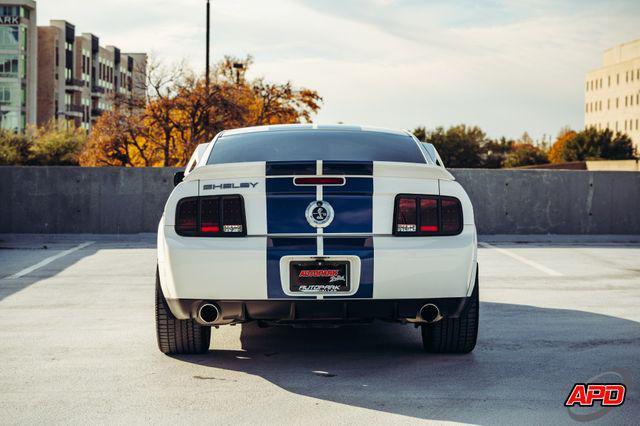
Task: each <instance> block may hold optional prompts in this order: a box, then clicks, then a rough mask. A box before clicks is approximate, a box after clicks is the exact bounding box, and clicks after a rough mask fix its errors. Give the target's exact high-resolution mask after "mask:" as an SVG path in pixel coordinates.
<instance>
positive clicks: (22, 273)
mask: <svg viewBox="0 0 640 426" xmlns="http://www.w3.org/2000/svg"><path fill="white" fill-rule="evenodd" d="M93 243H95V241H87V242H86V243H82V244H78V245H77V246H75V247H73V248H70V249H69V250H65V251H62V252H60V253H58V254H55V255H53V256H51V257H47V258H46V259H44V260H43V261H41V262H38V263H36V264H35V265H33V266H29V267H28V268H25V269H23V270H22V271H20V272H16V273H15V274H13V275H11V276H8V277H7V278H6V279H8V280H15V279H16V278H20V277H23V276H25V275H27V274H30V273H31V272H33V271H35V270H36V269H39V268H42V267H43V266H45V265H48V264H49V263H51V262H53V261H54V260H58V259H60V258H61V257H64V256H66V255H68V254H71V253H73V252H74V251H78V250H80V249H83V248H85V247H87V246H90V245H91V244H93Z"/></svg>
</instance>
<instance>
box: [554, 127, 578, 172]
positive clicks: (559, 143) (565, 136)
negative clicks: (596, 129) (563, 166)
mask: <svg viewBox="0 0 640 426" xmlns="http://www.w3.org/2000/svg"><path fill="white" fill-rule="evenodd" d="M576 136H577V133H576V132H574V131H573V130H571V129H570V128H568V127H564V128H563V129H561V130H560V132H559V133H558V137H557V138H556V141H555V142H554V143H553V145H551V148H550V149H549V154H548V157H549V161H550V162H551V163H563V162H565V160H564V158H563V153H564V150H565V147H566V145H567V142H569V141H570V140H572V139H573V138H575V137H576Z"/></svg>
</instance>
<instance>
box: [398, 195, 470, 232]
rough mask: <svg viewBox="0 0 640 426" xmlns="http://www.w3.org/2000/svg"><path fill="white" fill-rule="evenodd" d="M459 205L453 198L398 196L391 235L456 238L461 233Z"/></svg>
mask: <svg viewBox="0 0 640 426" xmlns="http://www.w3.org/2000/svg"><path fill="white" fill-rule="evenodd" d="M462 223H463V222H462V205H461V204H460V200H458V199H457V198H454V197H440V196H437V195H398V196H397V197H396V206H395V218H394V229H393V233H394V235H398V236H402V235H404V236H420V235H422V236H424V235H434V236H438V235H457V234H459V233H460V232H462Z"/></svg>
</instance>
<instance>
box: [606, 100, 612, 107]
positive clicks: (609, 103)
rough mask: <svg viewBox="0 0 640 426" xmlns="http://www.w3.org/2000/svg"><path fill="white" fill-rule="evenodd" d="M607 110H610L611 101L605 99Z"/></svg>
mask: <svg viewBox="0 0 640 426" xmlns="http://www.w3.org/2000/svg"><path fill="white" fill-rule="evenodd" d="M607 109H611V99H607Z"/></svg>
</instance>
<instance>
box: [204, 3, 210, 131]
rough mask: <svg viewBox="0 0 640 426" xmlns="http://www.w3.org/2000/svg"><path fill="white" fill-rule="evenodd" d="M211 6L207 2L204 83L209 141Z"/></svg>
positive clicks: (205, 122) (206, 128)
mask: <svg viewBox="0 0 640 426" xmlns="http://www.w3.org/2000/svg"><path fill="white" fill-rule="evenodd" d="M210 15H211V4H210V2H209V0H207V42H206V49H207V54H206V65H205V68H206V69H205V75H204V81H205V83H204V84H205V99H206V102H205V110H204V135H205V138H206V139H208V138H209V50H210V47H209V36H210V35H211V30H210V27H211V18H210Z"/></svg>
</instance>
